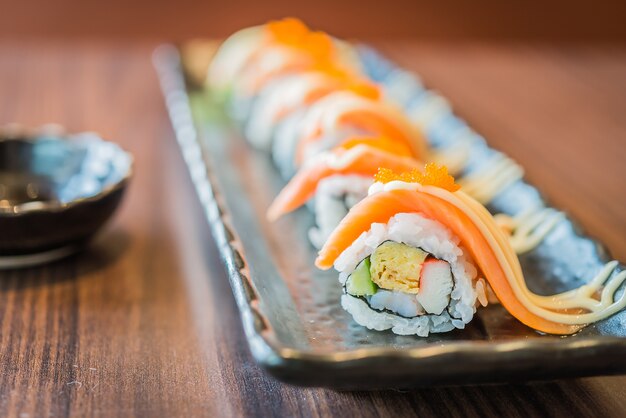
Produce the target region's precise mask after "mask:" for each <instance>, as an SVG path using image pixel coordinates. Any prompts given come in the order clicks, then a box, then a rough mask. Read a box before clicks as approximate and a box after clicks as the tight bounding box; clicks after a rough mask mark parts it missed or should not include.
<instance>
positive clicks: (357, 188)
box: [309, 174, 372, 249]
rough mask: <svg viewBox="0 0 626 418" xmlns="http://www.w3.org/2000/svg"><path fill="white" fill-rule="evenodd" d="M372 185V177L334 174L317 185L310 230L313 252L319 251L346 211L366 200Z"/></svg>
mask: <svg viewBox="0 0 626 418" xmlns="http://www.w3.org/2000/svg"><path fill="white" fill-rule="evenodd" d="M371 184H372V178H371V177H369V176H359V175H341V174H337V175H334V176H330V177H327V178H325V179H324V180H322V181H320V183H319V184H318V186H317V190H316V192H315V199H314V202H313V213H314V215H315V224H316V226H314V227H313V228H311V229H310V230H309V239H310V240H311V243H312V244H313V246H314V247H315V248H317V249H319V248H322V246H323V245H324V243H325V242H326V240H327V239H328V237H329V236H330V234H331V233H332V232H333V231H334V229H335V228H336V227H337V225H339V222H341V220H342V219H343V218H344V217H345V216H346V214H347V213H348V210H349V209H350V208H351V207H352V206H354V205H355V204H356V203H357V202H360V201H361V200H363V199H364V198H365V196H367V190H368V188H369V186H370V185H371Z"/></svg>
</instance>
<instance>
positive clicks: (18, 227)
mask: <svg viewBox="0 0 626 418" xmlns="http://www.w3.org/2000/svg"><path fill="white" fill-rule="evenodd" d="M132 164H133V158H132V156H131V155H130V154H129V153H127V152H126V151H124V150H122V149H121V148H120V147H119V146H117V145H116V144H113V143H111V142H107V141H104V140H103V139H101V138H100V137H99V136H97V135H96V134H93V133H81V134H76V135H63V134H60V133H59V130H58V129H51V128H42V129H40V130H37V131H29V130H26V129H21V128H16V127H14V126H10V127H3V128H0V268H13V267H23V266H27V265H33V264H40V263H45V262H48V261H52V260H54V259H58V258H61V257H64V256H66V255H69V254H71V253H73V252H75V251H77V250H78V249H80V248H81V247H82V246H83V245H84V244H85V243H86V242H87V241H88V240H89V238H91V237H92V236H93V235H94V234H95V233H96V232H97V231H98V230H99V229H100V227H101V226H102V225H103V224H104V223H105V222H106V221H107V220H108V219H109V218H110V217H111V215H112V214H113V212H114V211H115V209H116V208H117V207H118V205H119V203H120V201H121V199H122V196H123V195H124V191H125V190H126V187H127V185H128V183H129V180H130V177H131V174H132Z"/></svg>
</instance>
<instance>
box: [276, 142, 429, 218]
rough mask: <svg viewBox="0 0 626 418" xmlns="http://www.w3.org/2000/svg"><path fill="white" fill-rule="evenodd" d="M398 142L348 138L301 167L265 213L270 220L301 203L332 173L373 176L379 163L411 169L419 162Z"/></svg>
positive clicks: (400, 169) (403, 169) (394, 167)
mask: <svg viewBox="0 0 626 418" xmlns="http://www.w3.org/2000/svg"><path fill="white" fill-rule="evenodd" d="M408 155H410V154H409V151H408V149H407V148H406V147H404V146H403V145H402V144H401V143H400V144H397V143H394V142H393V141H391V140H389V139H385V138H351V139H349V140H347V141H345V142H344V143H343V144H342V145H340V146H339V147H337V148H336V149H334V150H333V152H332V153H330V154H329V155H325V156H323V158H319V159H317V160H315V161H312V162H311V164H309V165H307V166H305V167H303V168H302V169H301V170H300V171H299V172H298V173H297V174H296V175H295V176H294V177H293V179H291V181H290V182H289V183H288V184H287V186H285V188H283V190H282V191H281V192H280V194H279V195H278V196H277V197H276V199H275V200H274V202H273V203H272V205H271V206H270V208H269V210H268V212H267V216H268V219H270V220H272V221H274V220H276V219H278V218H279V217H280V216H282V215H284V214H286V213H288V212H291V211H293V210H295V209H297V208H298V207H300V206H302V205H303V204H304V203H306V201H307V200H309V199H310V198H311V197H313V195H314V194H315V191H316V190H317V187H318V184H319V183H320V182H321V181H322V180H323V179H325V178H328V177H330V176H333V175H341V174H356V175H362V176H367V177H369V176H373V175H374V174H376V172H377V171H378V168H379V167H381V166H385V167H390V168H393V169H394V170H398V171H406V170H411V169H414V168H417V167H420V166H421V164H420V163H419V162H418V161H416V160H414V159H413V158H410V157H409V156H408Z"/></svg>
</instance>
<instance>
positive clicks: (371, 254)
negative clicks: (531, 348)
mask: <svg viewBox="0 0 626 418" xmlns="http://www.w3.org/2000/svg"><path fill="white" fill-rule="evenodd" d="M376 180H377V182H376V183H375V184H374V185H373V186H372V187H371V188H370V192H369V195H368V197H367V198H365V199H364V200H362V201H361V202H360V203H358V204H357V205H355V206H354V207H353V208H352V209H351V210H350V212H349V213H348V215H347V216H346V217H345V218H344V219H343V220H342V221H341V223H340V224H339V226H338V227H337V229H335V231H333V233H332V234H331V236H330V237H329V239H328V240H327V241H326V243H325V245H324V247H323V248H322V249H321V250H320V252H319V256H318V258H317V260H316V265H317V266H318V267H319V268H322V269H328V268H330V267H332V266H333V265H334V267H335V269H337V270H338V271H339V280H340V282H341V284H342V286H343V288H344V295H343V296H342V299H341V303H342V306H343V308H344V309H346V310H347V311H348V312H349V313H350V314H351V315H352V316H353V318H354V319H355V321H356V322H357V323H359V324H361V325H363V326H366V327H368V328H370V329H374V330H386V329H391V330H392V331H393V332H395V333H397V334H403V335H404V334H414V335H418V336H427V335H428V334H429V333H431V332H445V331H450V330H452V329H454V328H463V327H464V326H465V325H466V324H467V323H469V322H470V321H471V320H472V318H473V316H474V314H475V312H476V308H477V305H485V304H486V303H487V298H486V297H485V294H486V293H485V290H486V288H487V284H488V285H489V286H490V288H491V290H492V291H493V293H494V294H495V295H496V297H497V298H498V300H499V302H500V303H501V304H502V305H503V306H504V307H505V308H506V309H507V310H508V311H509V313H510V314H511V315H512V316H514V317H515V318H517V319H518V320H519V321H520V322H522V323H524V324H526V325H527V326H529V327H531V328H533V329H535V330H537V331H541V332H544V333H549V334H557V335H569V334H573V333H575V332H577V331H579V330H580V329H581V328H583V327H584V326H585V325H587V324H590V323H593V322H596V321H598V320H601V319H604V318H606V317H608V316H610V315H612V314H614V313H616V312H618V311H620V310H622V309H624V307H626V292H624V293H623V294H622V295H621V296H620V297H619V298H617V299H616V298H615V293H616V291H617V290H618V289H619V288H620V286H622V284H623V283H624V281H626V272H625V271H622V272H620V273H618V274H612V273H613V271H614V270H615V268H616V265H617V262H611V263H608V264H607V265H606V267H605V268H604V269H603V270H602V271H601V272H600V273H599V274H598V275H597V276H596V277H595V278H594V279H592V280H591V281H590V282H589V283H588V284H587V285H585V286H582V287H580V288H578V289H573V290H571V291H568V292H564V293H560V294H556V295H551V296H540V295H536V294H534V293H533V292H531V291H530V290H529V289H528V287H527V286H526V282H525V280H524V276H523V273H522V269H521V266H520V264H519V260H518V258H517V256H516V254H515V252H514V251H513V249H512V247H511V245H510V243H509V240H508V239H507V237H506V235H505V234H504V233H503V232H502V230H501V229H500V228H499V227H498V225H497V224H496V222H495V221H494V219H493V217H492V216H491V215H490V214H489V212H487V210H486V209H485V208H484V206H482V205H481V204H479V203H478V202H477V201H476V200H474V199H472V198H471V197H469V196H468V195H466V194H465V193H463V192H462V191H460V190H458V188H459V186H458V185H456V184H455V182H454V179H453V178H452V177H451V176H449V175H448V174H447V170H446V169H445V167H438V166H435V165H433V164H429V165H426V167H425V169H424V170H423V172H420V171H417V170H416V171H413V172H409V173H404V174H400V175H398V174H395V173H394V172H393V171H391V170H384V169H383V170H381V171H380V172H379V174H377V176H376ZM477 301H478V303H477Z"/></svg>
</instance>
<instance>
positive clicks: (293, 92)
mask: <svg viewBox="0 0 626 418" xmlns="http://www.w3.org/2000/svg"><path fill="white" fill-rule="evenodd" d="M339 90H345V91H351V92H355V93H357V94H359V95H361V96H363V97H368V98H371V99H378V98H379V97H380V91H379V88H378V86H376V85H375V84H374V83H372V82H370V81H369V80H367V79H364V78H362V77H360V76H359V75H357V74H353V73H352V72H350V71H346V70H343V69H341V68H337V67H335V66H329V67H327V68H322V69H317V70H315V71H304V72H301V73H296V74H293V75H290V76H286V77H283V78H279V79H278V80H277V81H275V82H273V83H270V84H269V85H268V86H267V87H266V88H265V89H264V90H263V92H262V93H261V94H260V95H259V98H258V99H257V100H256V101H255V102H254V104H253V106H252V109H251V111H250V114H249V120H248V121H247V123H246V126H245V136H246V138H247V139H248V140H249V141H250V143H251V144H252V145H253V146H255V147H256V148H259V149H263V150H269V149H270V147H271V142H272V139H273V138H274V131H275V129H276V126H277V125H278V124H280V122H281V120H283V119H284V118H286V117H287V116H289V115H290V114H291V113H293V112H295V111H297V110H299V109H307V108H308V107H310V106H311V105H312V104H313V103H314V102H315V101H317V100H319V99H321V98H323V97H325V96H326V95H328V94H330V93H332V92H334V91H339Z"/></svg>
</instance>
